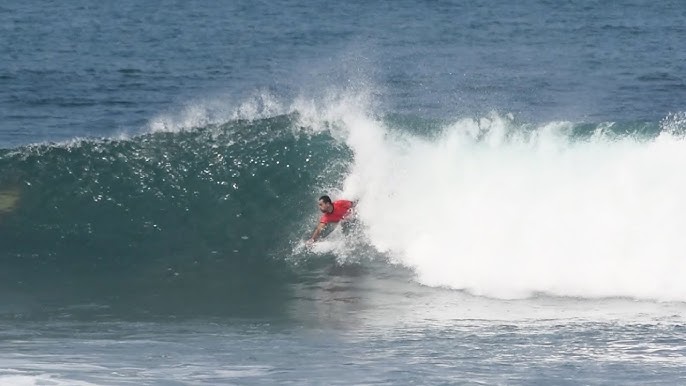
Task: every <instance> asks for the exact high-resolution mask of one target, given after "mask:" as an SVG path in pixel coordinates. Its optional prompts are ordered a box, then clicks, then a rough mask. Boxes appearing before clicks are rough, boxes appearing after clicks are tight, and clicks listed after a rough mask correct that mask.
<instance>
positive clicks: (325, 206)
mask: <svg viewBox="0 0 686 386" xmlns="http://www.w3.org/2000/svg"><path fill="white" fill-rule="evenodd" d="M319 210H321V211H322V213H331V211H333V204H332V203H331V197H329V196H321V197H319Z"/></svg>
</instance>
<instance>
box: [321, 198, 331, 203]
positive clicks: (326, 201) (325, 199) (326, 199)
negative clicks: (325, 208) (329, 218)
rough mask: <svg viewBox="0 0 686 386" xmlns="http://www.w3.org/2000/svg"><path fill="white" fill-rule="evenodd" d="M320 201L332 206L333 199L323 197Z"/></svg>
mask: <svg viewBox="0 0 686 386" xmlns="http://www.w3.org/2000/svg"><path fill="white" fill-rule="evenodd" d="M319 201H324V203H325V204H331V197H329V196H321V197H319Z"/></svg>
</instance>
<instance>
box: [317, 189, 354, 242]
mask: <svg viewBox="0 0 686 386" xmlns="http://www.w3.org/2000/svg"><path fill="white" fill-rule="evenodd" d="M354 206H355V203H354V202H352V201H348V200H336V201H333V202H332V201H331V198H330V197H329V196H321V197H319V210H320V211H322V213H323V214H322V217H321V218H320V219H319V224H318V225H317V228H315V230H314V233H313V234H312V237H310V239H309V240H307V243H308V244H312V243H314V242H315V241H317V239H318V238H319V234H320V233H321V232H322V231H323V230H324V229H325V228H326V226H327V225H328V224H329V223H338V222H340V221H345V220H346V218H348V217H349V216H350V215H351V214H352V213H353V208H354Z"/></svg>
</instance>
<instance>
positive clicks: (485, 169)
mask: <svg viewBox="0 0 686 386" xmlns="http://www.w3.org/2000/svg"><path fill="white" fill-rule="evenodd" d="M349 107H350V106H348V105H345V104H343V105H340V106H334V107H333V108H331V109H330V110H329V111H328V113H332V112H333V115H334V117H335V118H337V120H338V121H341V122H343V124H344V126H345V130H343V137H344V139H343V140H344V141H345V143H346V144H347V145H348V146H349V147H350V148H351V149H352V150H353V152H354V154H355V160H354V164H353V165H352V167H351V171H350V174H349V175H348V177H347V179H346V180H345V183H344V189H343V190H344V195H346V196H348V197H356V198H359V199H360V203H359V205H358V213H359V216H360V218H361V219H362V220H363V222H364V223H365V225H366V227H367V232H368V236H369V239H370V240H371V242H372V244H373V245H374V246H375V247H376V248H377V249H378V250H380V251H383V252H388V253H391V254H392V256H394V257H395V259H396V261H397V262H398V263H400V264H403V265H406V266H408V267H412V268H413V269H414V271H415V272H416V274H417V280H418V281H419V282H421V283H422V284H426V285H429V286H443V287H449V288H455V289H465V290H468V291H469V292H471V293H474V294H479V295H485V296H491V297H497V298H522V297H527V296H530V295H531V294H534V293H537V292H543V293H548V294H553V295H560V296H579V297H615V296H616V297H634V298H643V299H657V300H665V301H686V280H683V277H686V238H685V237H684V236H683V234H684V231H685V230H686V216H684V213H686V200H684V197H686V173H683V169H684V168H685V167H686V142H685V141H684V139H683V137H680V136H677V135H674V134H673V133H671V132H673V131H670V130H665V132H664V133H663V134H661V135H660V136H658V137H657V138H655V139H637V138H635V137H632V136H624V137H618V136H614V135H610V134H608V131H607V130H606V128H607V127H606V126H607V125H601V126H599V127H598V130H597V132H596V134H595V135H593V136H592V137H590V138H589V139H587V140H579V139H574V138H573V137H572V136H571V133H570V131H571V129H572V127H573V125H572V124H571V123H568V122H552V123H548V124H545V125H540V126H538V127H523V126H521V125H516V124H515V123H514V122H513V120H512V119H511V117H507V116H506V117H503V116H499V115H497V114H492V115H491V116H489V117H485V118H482V119H462V120H459V121H457V122H455V123H453V124H451V125H448V126H446V127H445V128H444V129H443V130H442V132H441V133H440V134H439V135H437V136H435V137H432V138H421V137H417V136H411V135H408V134H401V133H397V132H395V131H389V130H388V129H387V128H386V127H384V124H383V123H382V122H381V121H379V120H377V119H374V118H372V117H370V115H369V114H366V113H365V112H364V111H362V110H360V109H357V107H356V106H353V107H352V108H349ZM347 108H348V109H347ZM322 116H327V114H321V113H319V117H320V118H321V117H322ZM327 119H328V120H331V119H332V118H331V117H330V116H327ZM337 134H338V135H339V136H340V135H341V133H337ZM334 137H336V133H334Z"/></svg>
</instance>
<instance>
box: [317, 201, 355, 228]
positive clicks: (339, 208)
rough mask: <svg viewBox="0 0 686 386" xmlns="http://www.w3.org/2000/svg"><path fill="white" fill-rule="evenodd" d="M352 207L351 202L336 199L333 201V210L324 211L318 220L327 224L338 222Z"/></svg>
mask: <svg viewBox="0 0 686 386" xmlns="http://www.w3.org/2000/svg"><path fill="white" fill-rule="evenodd" d="M352 207H353V202H352V201H348V200H338V201H334V202H333V212H331V213H324V214H323V215H322V218H321V220H319V222H321V223H324V224H328V223H330V222H339V221H341V220H342V219H344V218H345V216H347V215H349V214H350V209H351V208H352Z"/></svg>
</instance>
